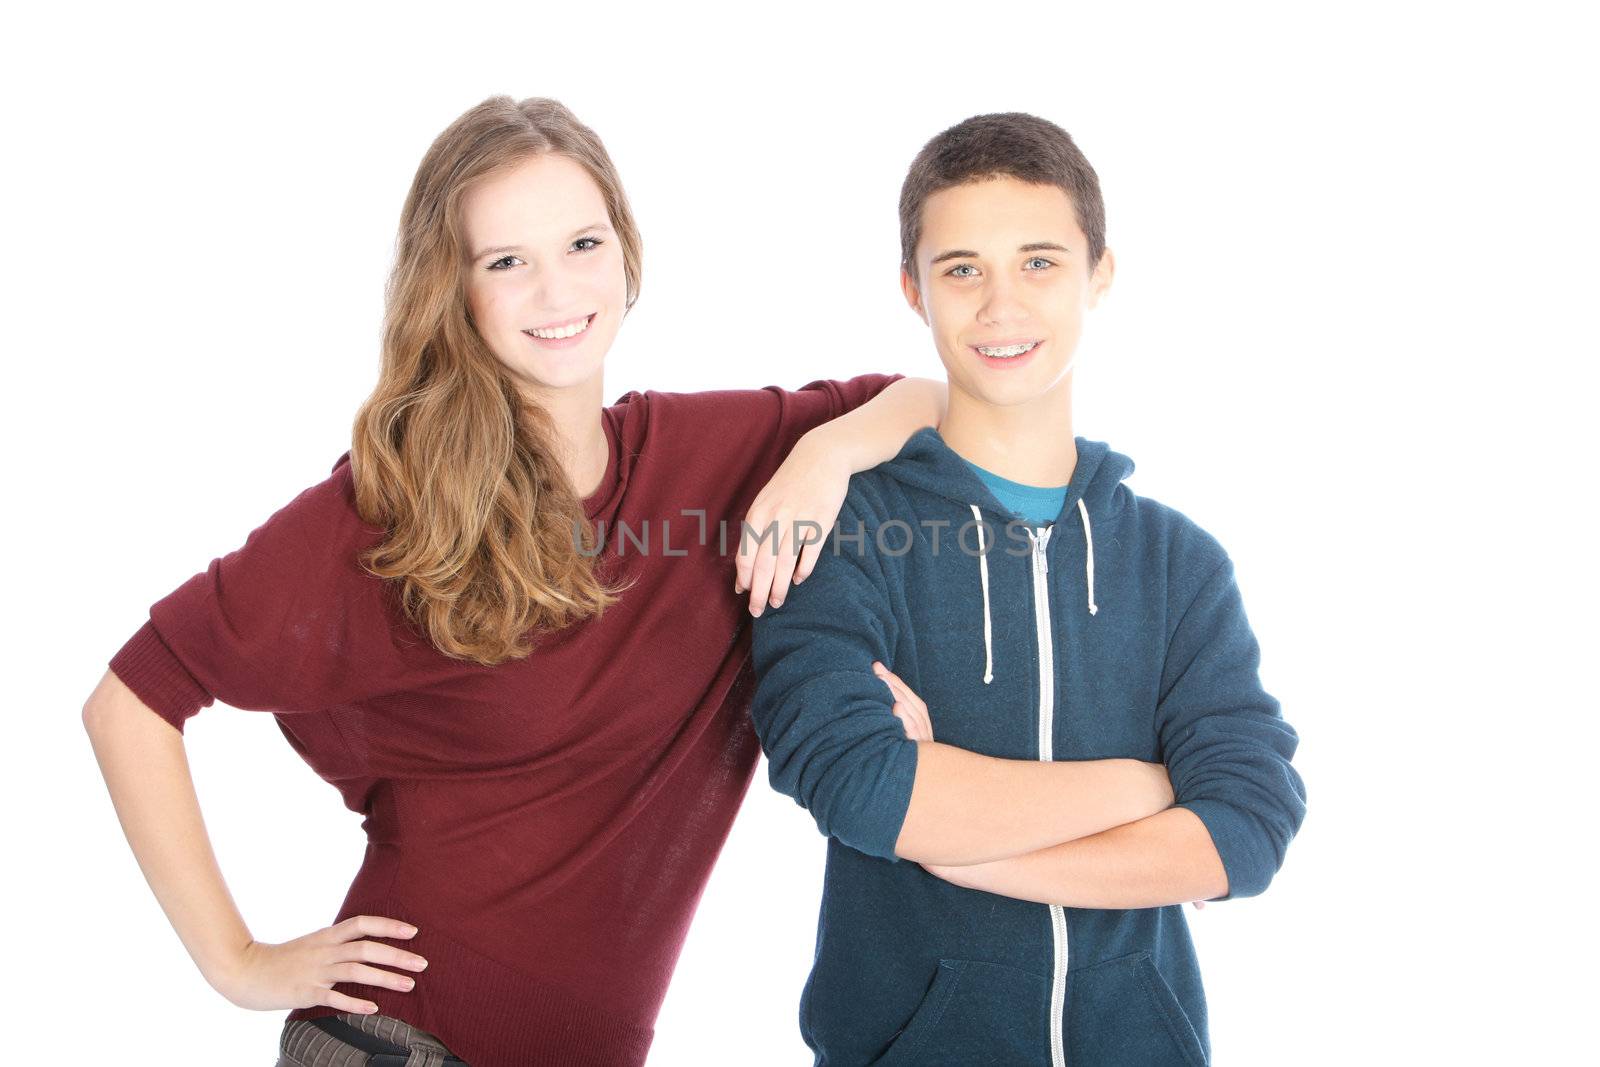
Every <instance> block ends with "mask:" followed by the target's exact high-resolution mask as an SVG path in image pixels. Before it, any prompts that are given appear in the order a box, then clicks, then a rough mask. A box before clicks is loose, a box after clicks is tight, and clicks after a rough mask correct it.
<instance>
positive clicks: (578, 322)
mask: <svg viewBox="0 0 1600 1067" xmlns="http://www.w3.org/2000/svg"><path fill="white" fill-rule="evenodd" d="M592 322H594V315H593V314H590V315H587V316H585V317H583V318H581V319H574V320H573V321H572V322H568V323H563V324H562V325H560V326H540V327H538V328H536V329H532V330H523V331H522V332H523V333H525V334H527V335H528V336H529V337H539V338H542V339H544V340H546V341H560V340H562V339H563V338H567V337H576V336H577V335H578V334H580V333H582V332H583V331H584V330H587V329H588V328H589V324H590V323H592Z"/></svg>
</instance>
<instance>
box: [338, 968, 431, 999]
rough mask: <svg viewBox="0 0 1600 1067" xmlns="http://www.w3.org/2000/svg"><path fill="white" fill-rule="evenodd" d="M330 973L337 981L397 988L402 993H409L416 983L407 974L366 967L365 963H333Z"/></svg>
mask: <svg viewBox="0 0 1600 1067" xmlns="http://www.w3.org/2000/svg"><path fill="white" fill-rule="evenodd" d="M332 973H333V975H334V980H335V981H337V982H360V983H361V984H362V985H370V986H377V987H379V988H380V989H398V990H400V992H402V993H409V992H410V991H411V989H412V987H413V986H415V985H416V984H417V980H416V979H415V978H412V977H411V976H409V975H404V974H395V973H394V972H393V971H384V970H380V969H378V968H377V967H368V966H367V965H366V964H365V963H339V964H335V965H334V967H333V970H332Z"/></svg>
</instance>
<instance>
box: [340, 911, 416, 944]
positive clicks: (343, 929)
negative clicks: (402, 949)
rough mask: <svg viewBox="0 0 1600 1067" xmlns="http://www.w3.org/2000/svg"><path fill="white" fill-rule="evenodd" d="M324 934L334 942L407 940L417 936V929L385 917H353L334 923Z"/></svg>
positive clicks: (406, 923)
mask: <svg viewBox="0 0 1600 1067" xmlns="http://www.w3.org/2000/svg"><path fill="white" fill-rule="evenodd" d="M322 933H324V934H326V935H329V936H330V938H331V939H332V940H334V941H352V940H354V939H356V938H358V937H393V938H399V939H401V940H407V939H409V938H413V937H415V936H417V928H416V927H415V926H412V925H411V924H410V923H408V922H401V921H400V920H399V919H391V918H389V917H388V916H385V915H352V916H350V918H348V919H345V920H344V921H343V922H337V923H334V924H333V925H332V926H330V927H328V928H327V929H326V930H324V931H322Z"/></svg>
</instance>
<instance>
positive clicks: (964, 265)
mask: <svg viewBox="0 0 1600 1067" xmlns="http://www.w3.org/2000/svg"><path fill="white" fill-rule="evenodd" d="M977 269H978V268H977V267H974V266H973V265H972V264H971V263H958V264H956V265H955V266H953V267H951V268H950V269H949V270H948V271H946V272H945V273H947V274H951V275H954V276H955V277H957V278H970V277H972V275H971V274H956V271H958V270H970V271H976V270H977Z"/></svg>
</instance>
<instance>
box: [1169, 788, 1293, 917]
mask: <svg viewBox="0 0 1600 1067" xmlns="http://www.w3.org/2000/svg"><path fill="white" fill-rule="evenodd" d="M1177 807H1180V808H1188V809H1189V810H1190V811H1192V812H1194V813H1195V814H1196V815H1197V816H1199V817H1200V821H1201V822H1202V823H1204V824H1205V828H1206V832H1207V833H1209V834H1210V835H1211V843H1212V844H1213V845H1215V846H1216V849H1217V855H1218V856H1219V857H1220V858H1221V860H1222V869H1223V870H1224V871H1226V872H1227V875H1228V892H1227V893H1226V894H1224V895H1223V896H1220V897H1212V898H1211V899H1212V900H1231V899H1233V898H1234V897H1253V896H1255V895H1256V894H1258V893H1261V892H1263V891H1265V890H1266V888H1267V883H1268V882H1269V881H1271V879H1272V875H1273V872H1274V870H1275V865H1274V864H1272V863H1270V862H1268V860H1267V858H1266V857H1264V856H1262V855H1261V853H1260V850H1259V849H1258V847H1257V844H1256V831H1254V830H1253V829H1252V827H1251V818H1250V816H1249V814H1247V813H1245V812H1242V811H1240V810H1239V809H1238V808H1236V807H1234V806H1233V805H1231V804H1226V803H1223V802H1222V801H1220V800H1209V799H1200V800H1188V801H1183V802H1180V803H1179V804H1178V805H1177Z"/></svg>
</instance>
